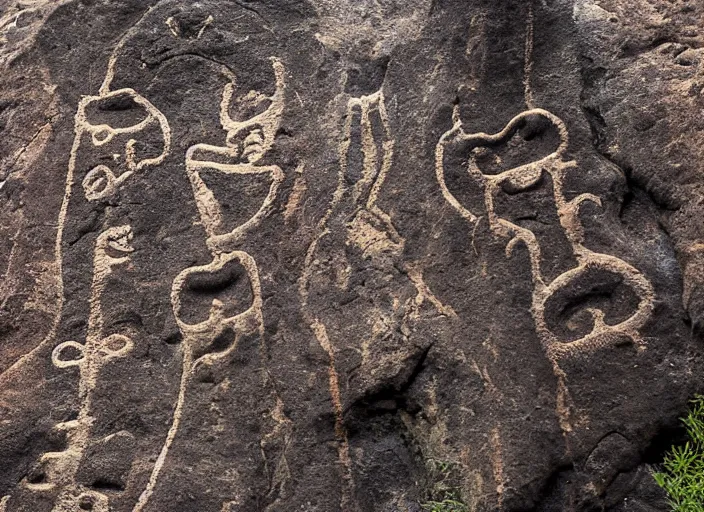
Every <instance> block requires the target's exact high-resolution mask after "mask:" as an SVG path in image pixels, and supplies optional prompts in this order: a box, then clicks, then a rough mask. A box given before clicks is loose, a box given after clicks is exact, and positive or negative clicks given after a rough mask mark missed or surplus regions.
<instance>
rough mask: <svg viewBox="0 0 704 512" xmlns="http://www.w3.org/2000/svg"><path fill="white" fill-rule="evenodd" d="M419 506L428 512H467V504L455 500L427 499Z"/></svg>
mask: <svg viewBox="0 0 704 512" xmlns="http://www.w3.org/2000/svg"><path fill="white" fill-rule="evenodd" d="M421 507H423V510H427V511H428V512H467V511H468V510H469V509H468V508H467V505H465V504H464V503H462V502H461V501H455V500H442V501H429V502H427V503H423V504H422V505H421Z"/></svg>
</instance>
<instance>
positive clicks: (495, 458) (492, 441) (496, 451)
mask: <svg viewBox="0 0 704 512" xmlns="http://www.w3.org/2000/svg"><path fill="white" fill-rule="evenodd" d="M489 445H490V446H491V466H492V468H493V474H494V482H495V483H496V496H497V505H498V509H499V510H502V509H503V502H504V490H505V486H506V483H505V476H504V459H503V447H502V443H501V431H500V430H499V427H498V426H497V427H494V428H493V429H492V430H491V434H490V435H489Z"/></svg>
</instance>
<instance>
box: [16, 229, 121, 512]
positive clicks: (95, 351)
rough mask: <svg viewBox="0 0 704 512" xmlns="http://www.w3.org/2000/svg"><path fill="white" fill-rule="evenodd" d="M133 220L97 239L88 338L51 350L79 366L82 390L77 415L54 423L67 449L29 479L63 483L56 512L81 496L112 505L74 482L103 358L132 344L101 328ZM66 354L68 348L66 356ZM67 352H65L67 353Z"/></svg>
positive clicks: (59, 361)
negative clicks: (106, 294)
mask: <svg viewBox="0 0 704 512" xmlns="http://www.w3.org/2000/svg"><path fill="white" fill-rule="evenodd" d="M131 240H132V230H131V228H130V226H120V227H114V228H108V229H107V230H105V231H103V232H102V233H101V234H100V235H99V236H98V237H97V240H96V243H95V250H94V258H93V261H94V266H93V280H92V284H91V298H90V315H89V320H88V331H87V335H86V342H85V343H83V344H81V343H78V342H75V341H65V342H63V343H60V344H59V345H57V346H56V347H55V348H54V350H53V352H52V355H51V359H52V362H53V363H54V365H55V366H57V367H58V368H70V367H74V366H75V367H78V370H79V384H78V394H79V400H80V409H79V412H78V417H77V418H76V419H75V420H72V421H68V422H64V423H59V424H57V425H56V426H55V429H56V430H57V431H59V432H62V433H63V434H64V435H65V437H66V441H67V442H66V449H65V450H63V451H60V452H47V453H44V455H42V457H41V459H40V465H41V467H42V471H43V472H44V475H45V478H44V481H43V482H42V483H38V484H32V483H28V482H26V483H25V485H26V487H27V488H29V489H33V490H36V491H46V490H53V489H59V490H60V493H59V498H58V500H57V502H56V503H55V506H54V509H53V510H54V512H61V511H63V510H76V509H77V508H78V507H79V505H80V504H81V503H83V502H89V503H91V505H92V506H93V509H92V510H104V511H105V512H107V510H108V505H107V503H108V501H107V500H108V499H107V497H106V496H105V495H103V494H101V493H99V492H96V491H93V490H89V489H86V488H83V487H82V486H80V485H78V484H77V483H76V473H77V472H78V467H79V464H80V461H81V458H82V456H83V453H84V452H85V449H86V447H87V446H88V443H89V441H90V438H91V427H92V425H93V422H94V418H93V416H92V403H93V394H94V390H95V386H96V384H97V381H98V376H99V374H100V371H101V369H102V368H103V366H104V365H105V364H107V363H108V362H109V361H111V360H112V359H115V358H119V357H124V356H126V355H127V354H128V353H129V352H130V351H131V350H132V347H133V342H132V340H131V339H130V338H129V337H128V336H125V335H122V334H111V335H108V336H105V334H104V332H103V318H102V305H101V300H102V295H103V289H104V287H105V284H106V280H107V278H108V276H109V275H110V273H111V272H112V271H113V268H114V267H116V266H119V265H123V264H125V263H127V261H128V260H129V257H130V256H129V254H130V253H131V252H132V250H133V249H132V247H131V245H130V242H131ZM71 351H73V352H74V353H75V354H74V356H73V357H71V356H70V352H71ZM66 354H69V355H68V356H66ZM64 356H65V357H64Z"/></svg>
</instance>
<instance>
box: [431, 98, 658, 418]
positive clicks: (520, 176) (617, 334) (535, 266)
mask: <svg viewBox="0 0 704 512" xmlns="http://www.w3.org/2000/svg"><path fill="white" fill-rule="evenodd" d="M531 123H533V124H539V123H543V124H546V125H547V126H548V127H551V128H552V129H554V130H556V131H557V133H558V135H559V142H558V147H557V148H556V149H555V150H554V151H553V152H551V153H550V154H548V155H547V156H545V157H543V158H540V159H538V160H535V161H532V162H529V163H526V164H523V165H520V166H518V167H514V168H510V169H507V170H503V171H501V172H498V173H496V174H485V173H484V172H482V170H481V168H480V166H479V165H478V163H477V159H478V157H479V155H480V154H481V152H482V150H483V149H484V148H487V147H493V146H500V145H503V144H506V143H507V142H508V141H509V140H510V139H511V138H512V137H513V136H514V135H516V133H517V132H518V131H519V130H520V129H522V128H525V127H526V126H527V125H529V124H531ZM541 129H546V128H545V127H542V128H541ZM568 145H569V138H568V133H567V127H566V126H565V125H564V123H563V122H562V120H560V119H559V118H558V117H557V116H555V115H554V114H552V113H550V112H548V111H546V110H543V109H538V108H535V109H531V110H527V111H525V112H522V113H520V114H518V115H517V116H516V117H514V118H513V119H512V120H511V121H510V122H509V123H508V124H507V125H506V127H505V128H504V129H503V130H502V131H500V132H499V133H496V134H492V135H489V134H486V133H472V134H469V133H466V132H465V130H464V129H463V126H462V122H461V120H460V119H459V116H458V115H457V114H455V117H454V125H453V127H452V128H451V129H450V130H448V131H447V132H446V133H445V134H444V135H443V136H442V137H441V139H440V142H439V143H438V145H437V149H436V174H437V179H438V183H439V184H440V188H441V189H442V193H443V196H444V197H445V200H446V201H447V202H448V203H449V204H450V205H452V207H453V208H454V209H455V210H456V211H457V212H458V213H459V214H460V215H461V216H462V217H463V218H464V219H466V220H467V222H470V223H472V224H474V223H476V222H478V219H479V216H478V215H477V214H476V213H475V212H472V211H470V210H469V209H468V208H466V207H465V206H463V205H462V204H461V203H460V201H459V200H458V199H457V197H456V196H455V195H454V194H453V193H452V192H451V191H450V190H449V188H448V185H447V183H446V181H445V176H446V169H445V166H446V163H447V155H448V154H449V153H452V152H455V153H457V152H459V153H461V154H463V155H465V157H464V158H465V161H466V162H467V164H466V165H467V168H466V171H467V173H468V174H469V176H470V177H471V179H472V180H473V181H474V182H476V183H477V184H478V185H479V188H480V189H481V190H482V192H483V196H484V207H485V209H486V216H487V221H488V223H489V229H490V231H491V232H492V233H493V234H494V235H495V236H497V237H500V238H504V239H508V243H507V245H506V255H507V256H511V255H512V254H513V253H514V251H515V250H516V248H517V247H518V246H519V245H520V244H523V245H524V246H525V247H526V249H527V250H528V254H529V257H530V263H531V274H532V279H533V299H532V307H531V313H532V315H533V319H534V321H535V326H536V331H537V333H538V336H539V338H540V341H541V343H542V345H543V348H544V350H545V353H546V355H547V356H548V358H549V359H550V361H551V363H552V364H553V368H554V371H555V374H556V376H557V377H558V379H559V382H560V390H559V396H558V402H563V404H562V405H563V406H564V407H561V406H558V410H559V409H563V410H565V411H567V407H568V404H567V403H566V402H567V401H568V395H567V391H566V387H565V379H566V375H565V374H564V372H563V370H562V369H561V367H560V365H561V363H562V362H564V361H565V360H566V359H569V358H572V359H574V358H580V357H581V358H586V357H588V356H589V354H590V353H592V352H594V351H595V350H598V349H599V348H603V347H605V346H609V345H613V344H615V343H619V342H621V341H623V340H624V338H625V339H629V340H630V341H632V342H633V343H634V344H636V345H638V346H643V344H644V341H643V340H642V338H641V337H640V334H639V329H640V328H641V327H643V325H644V324H645V322H646V321H647V320H648V319H649V318H650V316H651V314H652V310H653V304H654V298H655V297H654V291H653V287H652V285H651V284H650V282H649V281H648V280H647V279H646V278H645V277H644V276H643V274H641V273H640V272H639V271H638V270H636V269H635V268H634V267H633V266H631V265H629V264H628V263H626V262H625V261H623V260H622V259H620V258H617V257H615V256H611V255H609V254H602V253H598V252H595V251H592V250H590V249H588V248H587V247H586V246H585V244H584V242H585V241H584V230H583V228H582V224H581V222H580V219H579V208H580V205H582V204H583V203H584V202H586V201H591V202H593V203H596V204H597V205H600V204H601V201H600V199H599V198H598V197H596V196H594V195H593V194H589V193H584V194H579V195H577V196H575V197H573V198H571V199H568V198H567V197H566V194H565V191H564V183H565V180H566V175H567V173H568V172H569V171H570V170H572V169H577V167H578V165H577V162H575V161H574V160H567V159H566V157H565V155H566V153H567V149H568ZM544 174H548V175H549V176H550V177H551V180H552V188H553V200H554V204H555V208H556V210H557V215H558V218H559V222H560V225H561V227H562V229H563V230H564V233H565V236H566V238H567V240H568V241H569V244H570V246H571V249H572V253H573V256H574V258H575V260H576V262H577V265H576V266H575V267H574V268H572V269H569V270H567V271H566V272H563V273H562V274H560V275H559V276H557V277H556V278H555V279H553V280H552V281H549V280H548V279H547V278H545V277H544V275H543V272H542V271H541V247H540V244H539V242H538V239H537V238H536V236H535V234H534V233H533V232H532V231H531V230H530V229H528V228H526V227H523V226H520V225H518V224H516V223H514V222H511V221H509V220H507V219H506V218H503V217H501V216H500V215H498V214H497V212H496V208H495V202H496V200H497V197H498V196H499V194H500V193H501V192H502V191H503V190H506V189H508V190H510V192H511V193H512V194H518V193H521V192H523V191H526V190H528V189H530V188H531V187H534V186H536V185H538V184H539V182H540V181H541V179H542V178H543V175H544ZM590 273H592V274H594V273H601V274H611V275H615V276H617V278H618V282H619V283H622V284H623V285H625V286H626V287H628V288H629V289H630V290H631V291H632V293H633V294H634V295H635V296H636V297H637V304H636V306H635V308H634V310H633V311H632V312H631V313H630V314H629V315H627V316H626V317H625V318H622V319H619V320H618V321H616V322H612V323H609V322H607V321H606V320H605V313H604V311H602V310H601V309H599V308H598V307H588V308H587V309H586V312H587V313H589V314H590V315H591V319H592V322H591V330H590V331H589V332H587V333H584V334H582V335H581V336H579V337H578V338H577V339H572V340H570V339H564V338H561V337H560V336H559V335H558V334H556V333H555V331H554V327H555V325H554V322H553V325H551V322H550V321H549V319H548V315H547V314H546V310H547V308H548V307H549V305H550V302H551V300H553V299H554V298H555V297H559V298H560V300H562V301H563V302H564V301H565V300H567V299H570V298H571V299H574V298H576V297H577V296H579V294H580V293H581V294H584V292H583V291H581V290H580V289H579V281H580V280H581V279H583V278H584V277H585V276H587V275H588V274H590ZM570 295H572V297H570ZM563 426H564V428H569V426H568V425H567V419H566V418H563Z"/></svg>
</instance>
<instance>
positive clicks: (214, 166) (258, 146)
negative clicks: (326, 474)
mask: <svg viewBox="0 0 704 512" xmlns="http://www.w3.org/2000/svg"><path fill="white" fill-rule="evenodd" d="M271 60H272V66H273V70H274V76H275V82H276V83H275V87H276V90H275V92H274V94H273V96H271V97H269V98H263V97H262V99H266V100H269V101H270V102H271V103H270V105H269V107H268V108H267V109H266V110H265V111H264V112H262V113H261V114H258V115H257V116H255V117H253V118H251V119H248V120H245V121H239V122H238V121H235V120H233V119H232V118H231V116H230V108H231V103H232V99H233V96H234V89H235V85H236V80H235V76H234V75H233V74H232V73H231V72H229V71H228V70H226V69H224V70H223V72H224V73H225V74H226V76H228V77H229V79H230V82H229V83H228V84H227V85H226V86H225V88H224V90H223V95H222V101H221V104H220V122H221V125H222V127H223V129H224V130H225V131H226V132H227V137H226V145H225V146H214V145H210V144H195V145H193V146H191V147H190V148H188V150H187V152H186V172H187V174H188V178H189V180H190V183H191V186H192V188H193V194H194V197H195V201H196V205H197V206H198V211H199V213H200V218H201V223H202V225H203V227H204V229H205V231H206V233H207V235H208V238H207V245H208V247H209V249H210V251H211V254H212V256H213V260H212V262H210V263H209V264H207V265H203V266H196V267H190V268H187V269H185V270H183V271H182V272H181V273H179V274H178V275H177V276H176V278H175V279H174V281H173V284H172V292H171V304H172V307H173V311H174V315H175V317H176V321H177V323H178V326H179V329H180V331H181V333H182V334H183V342H182V344H181V347H182V352H183V363H182V374H181V383H180V386H179V394H178V398H177V401H176V406H175V408H174V413H173V417H172V422H171V426H170V428H169V431H168V433H167V436H166V440H165V441H164V444H163V445H162V449H161V451H160V453H159V456H158V457H157V460H156V463H155V464H154V468H153V470H152V473H151V475H150V477H149V481H148V483H147V486H146V488H145V489H144V491H143V492H142V494H141V495H140V497H139V500H138V502H137V504H136V505H135V507H134V509H133V512H141V511H142V510H143V509H144V508H145V507H146V505H147V503H148V501H149V499H150V498H151V496H152V494H153V493H154V490H155V488H156V485H157V482H158V480H159V476H160V474H161V471H162V469H163V466H164V463H165V461H166V458H167V456H168V453H169V450H170V449H171V446H172V444H173V442H174V439H175V438H176V435H177V433H178V430H179V427H180V423H181V418H182V415H183V408H184V404H185V401H186V395H187V390H188V385H189V383H190V382H191V380H192V378H193V376H194V374H195V372H196V371H197V369H198V367H199V366H200V365H210V364H214V363H216V362H217V361H220V360H224V359H227V358H228V357H230V356H231V354H232V353H233V352H234V351H235V349H236V348H237V346H238V344H239V340H240V339H241V337H242V336H245V335H249V334H253V333H258V335H259V336H260V337H263V336H264V320H263V314H262V294H261V285H260V281H259V269H258V267H257V263H256V261H255V260H254V258H253V257H252V256H251V255H250V254H248V253H246V252H244V251H238V250H233V249H232V248H233V247H234V246H235V245H236V244H237V242H239V241H240V240H241V238H242V236H243V235H244V234H246V233H247V232H248V231H250V230H251V229H252V228H253V227H255V226H257V225H258V224H259V223H260V222H261V221H262V220H263V219H264V218H265V217H266V216H267V215H268V214H269V212H270V209H271V206H272V204H273V201H274V198H275V196H276V193H277V191H278V187H279V185H280V183H281V181H283V178H284V174H283V171H282V170H281V169H280V168H279V167H277V166H273V165H269V166H259V165H255V164H256V163H257V162H258V161H259V160H260V159H261V158H262V157H264V155H265V154H266V153H267V152H268V151H269V150H270V149H271V147H272V146H273V143H274V138H275V135H276V131H277V129H278V127H279V123H280V120H281V115H282V112H283V107H284V90H285V70H284V66H283V64H282V63H281V61H280V60H278V59H276V58H272V59H271ZM249 94H250V95H252V96H254V95H255V94H257V93H255V92H253V91H251V92H250V93H249ZM242 135H245V136H244V138H243V140H242V142H241V144H240V143H239V142H238V140H237V137H238V136H240V137H241V136H242ZM240 146H241V147H240ZM207 154H210V155H211V156H215V157H218V158H222V159H225V160H231V161H234V162H236V163H222V162H220V161H215V160H204V159H202V158H203V155H207ZM242 160H244V161H242ZM206 169H207V170H215V171H219V172H222V173H224V174H227V175H231V176H232V177H234V178H236V177H237V176H238V175H240V176H241V175H247V174H263V175H269V176H270V177H271V180H272V183H271V185H270V188H269V192H268V194H267V196H266V198H265V199H264V201H263V204H262V206H261V207H260V208H259V209H258V210H257V212H256V213H255V214H254V215H253V216H252V217H250V218H249V219H248V220H246V221H245V222H244V223H242V224H240V225H238V226H236V227H234V228H233V229H232V230H231V231H229V232H225V231H224V228H223V226H222V213H221V207H220V205H219V203H218V201H217V199H216V198H215V195H214V194H213V191H212V190H211V189H210V188H209V187H208V186H207V185H206V184H205V182H204V181H203V179H202V178H201V176H200V172H201V171H202V170H206ZM234 260H236V261H238V262H239V263H240V264H241V265H242V266H243V267H244V269H245V270H246V272H247V275H248V278H249V282H250V285H251V292H252V296H253V301H252V304H251V306H250V307H249V308H248V309H247V310H246V311H244V312H243V313H240V314H238V315H236V316H233V317H227V316H225V313H224V304H223V303H222V302H221V301H219V300H217V299H214V300H213V301H212V305H211V308H210V313H209V316H208V319H207V320H205V321H203V322H200V323H198V324H190V323H187V322H185V321H184V320H183V314H182V313H183V312H182V308H183V306H182V303H181V294H182V292H183V291H184V289H185V288H186V283H187V280H188V277H189V276H191V275H193V274H198V273H204V272H205V273H208V272H217V271H218V270H220V269H222V268H223V267H224V266H225V265H226V264H227V263H229V262H231V261H234ZM226 328H228V329H231V330H232V331H233V332H234V340H233V341H232V343H231V344H230V345H229V346H228V348H227V349H226V350H223V351H220V352H212V350H210V345H211V344H212V342H213V339H214V338H215V336H217V334H218V333H220V332H222V331H223V330H224V329H226ZM203 352H205V354H203ZM196 354H203V355H200V356H199V357H197V358H196ZM282 410H283V409H282ZM278 421H279V424H281V423H286V422H287V421H288V420H287V418H285V416H284V415H283V412H281V415H280V417H279V418H278ZM283 462H284V463H285V460H284V461H283ZM234 504H236V502H234V501H232V502H229V503H225V504H223V510H228V509H229V508H231V507H232V506H234Z"/></svg>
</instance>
